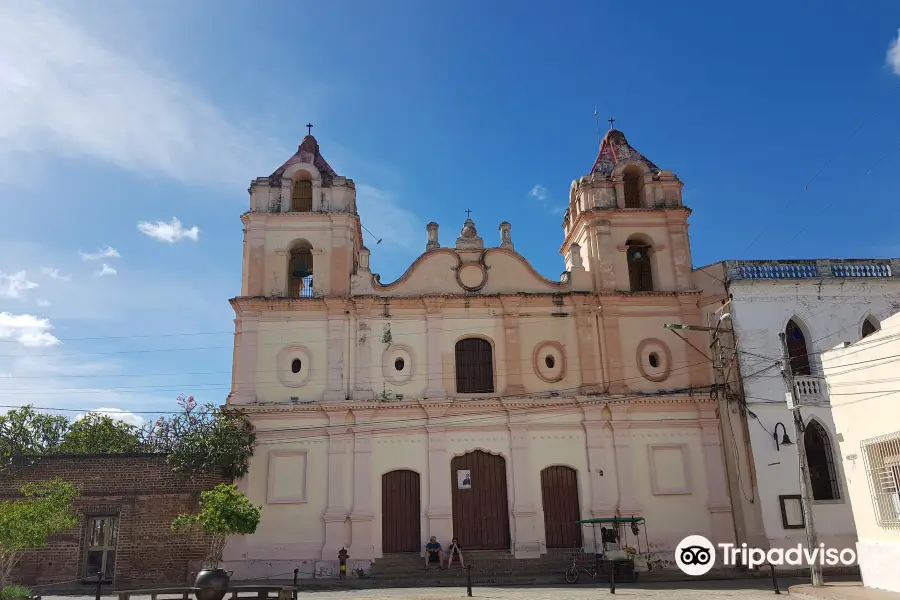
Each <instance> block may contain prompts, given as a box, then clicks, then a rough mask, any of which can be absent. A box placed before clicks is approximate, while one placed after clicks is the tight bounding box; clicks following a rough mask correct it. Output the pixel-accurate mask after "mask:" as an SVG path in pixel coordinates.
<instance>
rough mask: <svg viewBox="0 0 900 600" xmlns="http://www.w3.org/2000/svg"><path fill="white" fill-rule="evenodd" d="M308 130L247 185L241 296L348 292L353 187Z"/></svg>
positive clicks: (355, 251) (354, 259) (354, 249)
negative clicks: (279, 160) (273, 165)
mask: <svg viewBox="0 0 900 600" xmlns="http://www.w3.org/2000/svg"><path fill="white" fill-rule="evenodd" d="M307 127H308V128H309V130H310V133H309V135H307V136H306V137H304V138H303V141H302V142H301V143H300V146H299V147H298V148H297V152H296V153H295V154H294V155H293V156H291V157H290V158H289V159H288V160H287V162H285V163H284V164H283V165H281V166H280V167H279V168H278V169H276V170H275V171H274V172H273V173H272V174H271V175H269V176H268V177H260V178H258V179H256V180H255V181H253V182H252V183H251V184H250V189H249V192H250V211H249V212H247V213H245V214H244V215H242V217H241V220H242V221H243V223H244V261H243V276H242V282H241V296H245V297H247V296H249V297H279V298H303V297H319V296H345V297H346V296H349V295H350V278H351V276H352V275H353V273H354V272H355V271H356V269H357V265H358V264H359V255H360V251H361V250H362V230H361V226H360V221H359V215H358V214H357V212H356V186H355V185H354V184H353V180H352V179H348V178H346V177H342V176H340V175H338V174H337V173H335V171H334V169H332V168H331V165H329V164H328V162H327V161H326V160H325V159H324V158H323V157H322V154H321V153H320V151H319V143H318V142H317V141H316V138H314V137H313V136H312V125H311V124H310V125H307Z"/></svg>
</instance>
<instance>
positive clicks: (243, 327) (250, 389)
mask: <svg viewBox="0 0 900 600" xmlns="http://www.w3.org/2000/svg"><path fill="white" fill-rule="evenodd" d="M234 329H235V335H234V337H235V343H234V347H235V354H236V356H235V358H236V359H237V360H236V361H235V363H236V364H235V366H234V369H233V370H232V375H231V389H232V390H233V391H234V394H232V396H231V400H230V403H231V404H251V403H253V402H254V401H255V400H256V375H257V365H258V362H259V321H258V320H257V318H256V317H255V316H244V317H240V318H237V319H235V320H234Z"/></svg>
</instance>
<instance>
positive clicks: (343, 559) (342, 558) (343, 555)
mask: <svg viewBox="0 0 900 600" xmlns="http://www.w3.org/2000/svg"><path fill="white" fill-rule="evenodd" d="M348 558H350V553H349V552H347V549H346V548H343V547H342V548H341V551H340V552H338V562H339V563H340V564H341V579H346V578H347V559H348Z"/></svg>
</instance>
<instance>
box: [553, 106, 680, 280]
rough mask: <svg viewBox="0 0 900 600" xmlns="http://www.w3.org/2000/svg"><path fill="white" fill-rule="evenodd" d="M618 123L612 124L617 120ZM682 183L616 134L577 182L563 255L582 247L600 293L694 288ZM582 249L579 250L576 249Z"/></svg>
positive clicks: (569, 259) (565, 223) (610, 133)
mask: <svg viewBox="0 0 900 600" xmlns="http://www.w3.org/2000/svg"><path fill="white" fill-rule="evenodd" d="M611 121H612V120H611ZM682 187H683V184H682V182H681V181H680V180H679V179H678V177H676V176H675V174H674V173H673V172H672V171H667V170H663V169H660V168H659V167H657V166H656V165H655V164H654V163H653V162H652V161H650V160H649V159H647V158H646V157H645V156H644V155H643V154H641V153H640V152H638V151H637V150H636V149H635V148H633V147H632V146H631V145H630V144H629V143H628V140H627V139H625V134H624V133H622V132H621V131H619V130H617V129H610V130H609V131H608V132H607V133H606V135H605V136H604V137H603V140H602V141H601V142H600V151H599V153H598V154H597V159H596V160H595V161H594V165H593V166H592V167H591V170H590V172H589V173H588V174H587V175H585V176H584V177H581V178H580V179H577V180H576V181H573V182H572V187H571V188H570V192H569V207H568V209H567V210H566V213H565V216H564V217H563V231H564V233H565V241H564V242H563V245H562V248H561V249H560V252H561V253H562V254H563V256H565V257H566V266H567V268H571V266H572V264H571V262H572V260H573V258H572V253H571V252H570V249H577V248H578V247H580V254H581V257H582V262H583V263H584V266H585V269H586V270H587V271H588V272H589V273H590V275H591V278H592V281H593V287H594V290H595V291H597V292H606V293H610V292H625V293H640V292H660V291H685V290H690V289H693V283H692V281H691V273H692V261H691V250H690V242H689V240H688V223H687V219H688V216H689V215H690V212H691V211H690V209H689V208H687V207H686V206H684V205H683V204H682V200H681V190H682ZM575 244H577V246H575Z"/></svg>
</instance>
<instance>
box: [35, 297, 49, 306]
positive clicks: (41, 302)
mask: <svg viewBox="0 0 900 600" xmlns="http://www.w3.org/2000/svg"><path fill="white" fill-rule="evenodd" d="M37 305H38V306H43V307H47V306H50V301H49V300H44V299H43V298H38V301H37Z"/></svg>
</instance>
